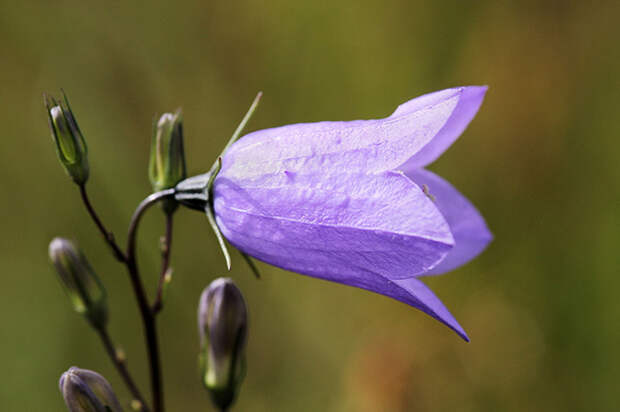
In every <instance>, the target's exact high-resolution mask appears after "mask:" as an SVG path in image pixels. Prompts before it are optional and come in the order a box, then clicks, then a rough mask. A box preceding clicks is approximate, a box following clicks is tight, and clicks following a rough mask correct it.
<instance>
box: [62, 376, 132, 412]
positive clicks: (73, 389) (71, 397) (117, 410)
mask: <svg viewBox="0 0 620 412" xmlns="http://www.w3.org/2000/svg"><path fill="white" fill-rule="evenodd" d="M58 386H59V389H60V392H61V393H62V397H63V398H64V400H65V404H66V405H67V409H69V411H70V412H122V408H121V405H120V403H119V402H118V399H117V398H116V395H115V394H114V391H113V390H112V386H110V384H109V383H108V381H107V380H106V379H105V378H104V377H103V376H101V375H99V374H98V373H97V372H93V371H90V370H87V369H80V368H76V367H75V366H73V367H71V368H69V370H68V371H66V372H65V373H63V374H62V376H61V377H60V382H59V383H58Z"/></svg>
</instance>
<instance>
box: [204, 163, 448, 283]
mask: <svg viewBox="0 0 620 412" xmlns="http://www.w3.org/2000/svg"><path fill="white" fill-rule="evenodd" d="M214 208H215V214H216V219H217V224H218V226H219V227H220V229H221V231H222V233H223V234H224V236H225V237H226V238H227V239H228V240H229V241H230V242H231V243H232V244H233V245H234V246H236V247H237V248H239V249H240V250H242V251H244V252H246V253H248V254H249V255H251V256H254V257H256V258H258V259H260V260H263V261H265V262H268V263H271V264H273V265H276V266H280V267H285V266H284V265H285V263H284V262H286V268H287V269H290V270H293V271H296V272H300V273H305V274H309V275H314V276H321V277H324V278H327V279H329V278H330V276H332V275H334V276H335V275H337V274H333V272H332V270H333V266H332V263H333V262H334V261H340V262H342V263H343V264H349V265H351V266H352V267H363V268H365V269H366V270H368V271H371V272H373V273H376V274H378V275H381V276H383V277H384V278H385V279H402V278H407V277H412V276H414V275H417V274H422V273H425V272H427V271H428V270H429V269H431V268H432V267H434V266H435V265H436V264H437V263H438V262H439V261H440V260H441V259H443V258H444V257H445V256H446V254H447V253H448V251H449V250H450V249H451V247H452V244H453V237H452V234H451V233H450V229H449V226H448V224H447V223H446V221H445V220H444V218H443V216H442V215H441V213H440V212H439V210H438V209H437V208H436V206H435V204H434V203H433V202H432V201H431V200H430V199H429V198H428V197H427V196H426V194H424V192H423V191H422V190H421V189H420V188H419V187H418V186H416V185H415V184H414V183H413V182H412V181H411V180H410V179H409V178H408V177H406V176H405V175H403V174H402V173H398V172H382V173H378V174H370V175H367V174H363V173H350V172H349V173H347V172H342V171H333V170H332V171H330V170H325V172H324V173H323V174H321V175H317V174H312V173H310V174H306V173H302V172H299V173H293V172H289V171H282V172H280V173H276V174H269V175H263V176H260V177H256V176H252V175H250V176H248V177H245V178H243V177H240V176H239V175H236V176H229V175H228V174H227V173H226V172H225V171H224V170H223V172H221V174H220V175H218V177H217V178H216V180H215V184H214ZM306 261H307V262H308V263H309V264H311V267H308V266H307V265H304V264H302V262H306ZM295 262H299V264H298V265H296V264H295ZM337 279H338V278H337V277H336V278H335V280H336V281H338V280H337ZM379 293H381V292H380V291H379Z"/></svg>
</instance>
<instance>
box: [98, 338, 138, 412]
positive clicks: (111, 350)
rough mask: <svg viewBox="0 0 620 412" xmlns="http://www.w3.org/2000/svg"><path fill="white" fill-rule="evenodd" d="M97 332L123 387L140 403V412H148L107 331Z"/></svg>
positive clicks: (123, 360)
mask: <svg viewBox="0 0 620 412" xmlns="http://www.w3.org/2000/svg"><path fill="white" fill-rule="evenodd" d="M97 332H98V333H99V337H100V338H101V341H102V342H103V346H104V347H105V350H106V352H107V353H108V356H110V359H111V360H112V363H113V364H114V366H115V367H116V370H117V371H118V373H119V374H120V375H121V377H122V378H123V381H124V382H125V385H127V388H129V392H131V395H132V396H133V397H134V398H135V399H137V400H138V401H140V404H141V405H142V408H141V409H140V410H141V411H142V412H149V409H148V406H147V405H146V402H145V401H144V397H143V396H142V394H141V393H140V390H139V389H138V386H137V385H136V383H135V382H134V380H133V378H132V377H131V375H130V374H129V371H128V370H127V365H126V363H125V359H124V358H122V357H120V356H119V354H118V352H117V351H116V347H114V344H113V343H112V340H111V339H110V335H109V334H108V331H107V330H106V329H97Z"/></svg>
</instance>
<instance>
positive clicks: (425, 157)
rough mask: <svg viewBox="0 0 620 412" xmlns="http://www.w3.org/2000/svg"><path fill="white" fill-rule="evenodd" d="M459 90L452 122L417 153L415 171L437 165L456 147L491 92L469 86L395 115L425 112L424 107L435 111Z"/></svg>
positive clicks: (435, 95)
mask: <svg viewBox="0 0 620 412" xmlns="http://www.w3.org/2000/svg"><path fill="white" fill-rule="evenodd" d="M449 90H450V91H453V90H456V93H457V95H458V103H457V105H456V106H455V107H454V108H453V110H452V112H451V113H450V116H449V118H448V119H447V120H446V121H445V123H444V125H443V127H442V128H441V130H439V132H438V133H437V134H436V135H435V136H434V137H433V139H432V140H430V141H429V142H428V143H427V144H426V145H425V146H424V147H423V148H422V150H420V151H418V152H417V153H415V154H414V155H413V156H412V157H411V158H410V159H409V160H408V161H407V165H409V166H415V167H424V166H426V165H428V164H430V163H433V162H434V161H435V160H437V158H438V157H439V156H441V154H442V153H443V152H444V151H445V150H446V149H447V148H448V147H450V146H451V145H452V143H454V141H455V140H456V139H457V138H458V137H459V136H460V135H461V133H463V131H464V130H465V128H466V127H467V125H468V124H469V122H471V120H472V119H473V118H474V116H475V115H476V113H477V112H478V109H479V108H480V105H481V104H482V100H483V99H484V95H485V93H486V91H487V87H486V86H469V87H460V88H458V89H448V90H443V91H440V92H435V93H431V94H427V95H424V96H421V97H418V98H417V99H414V100H412V101H410V102H408V103H405V104H403V105H401V106H399V108H398V109H397V110H396V112H394V114H393V115H392V116H395V115H405V114H406V113H409V112H410V111H412V110H413V111H418V110H421V109H420V107H421V106H422V107H433V106H434V105H436V104H439V103H441V102H442V101H444V100H445V98H446V96H445V95H446V93H447V92H448V91H449Z"/></svg>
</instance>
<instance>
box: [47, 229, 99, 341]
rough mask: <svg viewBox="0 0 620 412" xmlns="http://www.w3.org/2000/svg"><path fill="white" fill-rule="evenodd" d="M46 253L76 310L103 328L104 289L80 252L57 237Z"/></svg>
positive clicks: (65, 240) (97, 327) (94, 324)
mask: <svg viewBox="0 0 620 412" xmlns="http://www.w3.org/2000/svg"><path fill="white" fill-rule="evenodd" d="M49 255H50V259H51V260H52V263H53V264H54V266H55V267H56V271H57V272H58V275H59V277H60V281H61V284H62V285H63V287H64V289H65V291H66V292H67V295H68V296H69V299H70V300H71V303H72V304H73V308H74V309H75V311H76V312H78V313H80V314H82V315H84V316H85V317H86V319H88V321H89V322H90V323H91V325H92V326H93V327H95V328H96V329H102V328H104V327H105V324H106V322H107V318H108V316H107V315H108V308H107V300H106V292H105V288H104V287H103V284H102V283H101V281H100V280H99V277H97V275H96V274H95V272H94V271H93V269H92V267H91V266H90V264H89V263H88V261H87V260H86V258H85V257H84V255H83V254H82V252H81V251H80V250H79V249H78V248H77V247H75V245H74V244H73V243H71V242H70V241H69V240H67V239H63V238H58V237H57V238H55V239H54V240H52V241H51V242H50V246H49Z"/></svg>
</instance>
